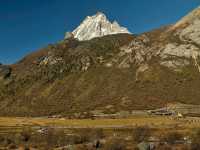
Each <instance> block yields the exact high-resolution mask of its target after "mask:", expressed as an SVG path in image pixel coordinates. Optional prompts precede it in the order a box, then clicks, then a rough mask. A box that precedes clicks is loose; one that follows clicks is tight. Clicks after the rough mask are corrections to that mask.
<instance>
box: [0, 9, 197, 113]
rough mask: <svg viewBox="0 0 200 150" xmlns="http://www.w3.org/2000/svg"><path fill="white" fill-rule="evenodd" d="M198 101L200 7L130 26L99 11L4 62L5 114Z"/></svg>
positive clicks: (0, 88) (0, 90) (0, 96)
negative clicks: (173, 19)
mask: <svg viewBox="0 0 200 150" xmlns="http://www.w3.org/2000/svg"><path fill="white" fill-rule="evenodd" d="M169 103H183V104H193V105H197V104H198V105H199V104H200V8H197V9H195V10H194V11H192V12H191V13H189V14H188V15H187V16H185V17H183V18H182V19H181V20H180V21H178V22H177V23H176V24H173V25H169V26H165V27H162V28H159V29H156V30H153V31H150V32H146V33H143V34H141V35H135V34H134V33H133V34H131V33H130V32H129V31H128V29H126V28H125V27H122V26H120V25H119V24H118V23H117V22H116V21H114V22H110V21H109V20H108V19H107V17H106V16H105V15H104V14H103V13H101V12H98V13H97V14H96V15H94V16H91V17H87V18H86V19H85V20H84V21H83V22H82V23H81V24H80V26H79V27H77V28H76V29H75V30H74V31H72V32H67V33H66V36H65V39H64V40H63V41H61V42H58V43H56V44H50V45H48V46H47V47H45V48H43V49H40V50H38V51H36V52H34V53H31V54H29V55H28V56H26V57H24V58H23V59H21V60H20V61H19V62H17V63H15V64H12V65H3V64H1V65H0V115H4V116H49V115H62V116H74V117H76V116H77V115H78V114H89V113H92V112H102V113H105V114H112V113H117V112H120V111H132V110H150V109H156V108H161V107H164V106H166V105H167V104H169Z"/></svg>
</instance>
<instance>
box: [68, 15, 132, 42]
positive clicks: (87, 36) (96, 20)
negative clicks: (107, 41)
mask: <svg viewBox="0 0 200 150" xmlns="http://www.w3.org/2000/svg"><path fill="white" fill-rule="evenodd" d="M119 33H130V32H129V31H128V30H127V29H126V28H124V27H121V26H120V25H119V24H118V23H117V22H116V21H114V22H113V23H111V22H110V21H109V20H108V19H107V17H106V16H105V14H103V13H101V12H98V13H97V14H96V15H94V16H88V17H86V19H85V20H84V21H83V22H82V23H81V24H80V26H78V27H77V28H76V29H75V30H74V31H73V32H72V35H73V36H74V38H77V39H78V40H80V41H84V40H91V39H93V38H95V37H102V36H105V35H111V34H119ZM70 37H71V36H70ZM65 38H66V39H67V38H69V33H67V34H66V36H65Z"/></svg>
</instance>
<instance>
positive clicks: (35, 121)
mask: <svg viewBox="0 0 200 150" xmlns="http://www.w3.org/2000/svg"><path fill="white" fill-rule="evenodd" d="M25 125H29V126H62V127H69V128H88V127H89V128H95V127H101V128H115V127H116V128H123V127H134V126H144V125H147V126H152V127H157V128H165V127H166V128H169V127H172V128H173V127H174V126H179V127H184V128H193V127H200V122H198V121H195V122H191V121H188V119H180V120H175V119H172V118H170V117H160V116H159V117H135V118H128V119H95V120H91V119H74V120H72V119H64V118H62V119H59V118H56V119H53V118H16V117H0V126H25Z"/></svg>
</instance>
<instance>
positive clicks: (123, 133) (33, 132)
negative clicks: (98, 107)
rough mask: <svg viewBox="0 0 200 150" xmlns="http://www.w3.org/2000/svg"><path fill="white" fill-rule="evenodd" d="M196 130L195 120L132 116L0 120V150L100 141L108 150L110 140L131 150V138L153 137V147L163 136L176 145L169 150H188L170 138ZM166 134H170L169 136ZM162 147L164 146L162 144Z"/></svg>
mask: <svg viewBox="0 0 200 150" xmlns="http://www.w3.org/2000/svg"><path fill="white" fill-rule="evenodd" d="M199 128H200V118H198V117H186V118H178V117H171V116H135V117H132V118H124V119H74V120H71V119H65V118H47V117H40V118H22V117H0V148H1V146H2V148H3V149H6V148H7V149H12V148H11V147H12V146H13V147H14V148H17V147H18V148H19V147H21V148H22V149H25V147H26V146H28V147H29V148H30V147H32V149H45V148H46V149H53V148H52V147H54V149H55V148H57V149H59V147H60V148H64V147H65V148H66V146H69V145H72V146H73V145H76V146H80V147H81V148H80V150H82V149H85V150H87V149H86V148H84V146H86V147H88V146H91V147H93V148H94V141H95V140H94V139H101V140H100V141H101V143H103V145H104V146H103V147H102V148H101V149H102V150H104V149H105V150H110V149H109V148H107V149H106V145H109V144H110V145H109V146H113V143H115V142H116V141H114V140H116V138H117V139H118V140H119V139H121V140H120V141H123V142H124V143H125V145H126V149H129V148H130V149H132V148H133V147H136V146H137V144H136V142H135V141H134V140H133V137H134V136H135V135H137V136H141V135H142V136H149V137H148V138H152V137H153V141H151V143H152V142H153V143H154V144H155V143H156V142H158V141H160V140H161V139H164V138H163V136H167V138H169V139H167V138H166V139H165V140H169V141H170V140H171V139H170V138H172V141H175V140H177V141H178V144H174V145H173V147H177V146H178V147H184V148H185V147H188V142H190V141H189V140H188V141H184V140H183V139H181V140H180V139H173V137H174V136H178V137H176V138H180V137H179V136H180V135H181V136H182V137H187V136H189V135H190V134H191V133H192V131H194V129H199ZM141 129H142V130H141ZM144 131H145V132H144ZM147 131H148V132H150V135H146V133H147ZM137 132H141V133H139V134H138V133H137ZM143 132H144V133H145V135H144V133H143ZM169 133H170V134H171V133H172V136H171V135H169ZM140 134H141V135H140ZM173 134H175V135H173ZM179 134H180V135H179ZM91 138H92V140H91ZM113 139H114V140H113ZM38 140H39V141H38ZM180 141H181V142H180ZM109 142H110V143H109ZM111 142H113V143H111ZM123 142H122V144H123ZM167 142H168V141H167ZM49 143H51V144H49ZM164 143H165V144H166V142H164ZM180 143H181V144H180ZM115 144H116V143H115ZM115 144H114V145H115ZM155 145H156V144H155ZM48 146H50V147H48ZM159 146H160V145H159ZM161 146H163V145H161ZM66 149H67V150H68V148H66ZM122 149H123V148H122ZM157 149H158V150H159V149H162V148H157ZM157 149H156V150H157ZM77 150H78V148H77ZM94 150H95V148H94Z"/></svg>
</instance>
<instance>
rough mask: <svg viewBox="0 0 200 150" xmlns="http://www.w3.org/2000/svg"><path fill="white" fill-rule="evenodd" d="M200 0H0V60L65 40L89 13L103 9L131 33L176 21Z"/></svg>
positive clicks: (7, 59) (21, 55)
mask: <svg viewBox="0 0 200 150" xmlns="http://www.w3.org/2000/svg"><path fill="white" fill-rule="evenodd" d="M199 5H200V0H0V62H3V63H7V64H8V63H14V62H16V61H17V60H19V59H21V58H22V57H23V56H25V55H26V54H28V53H30V52H32V51H34V50H37V49H38V48H42V47H44V46H46V45H48V44H50V43H55V42H56V41H59V40H62V39H63V37H64V33H65V32H66V31H72V30H73V29H74V28H75V27H76V26H78V25H79V24H80V22H81V21H82V20H83V19H84V18H85V17H86V16H87V15H93V14H94V13H96V12H97V11H102V12H104V13H105V14H106V15H107V17H108V18H109V19H110V20H117V21H118V22H119V23H120V24H121V25H123V26H125V27H127V28H128V29H129V30H130V31H131V32H132V33H141V32H145V31H148V30H151V29H153V28H158V27H160V26H162V25H167V24H171V23H174V22H176V21H177V20H179V19H180V18H181V17H182V16H184V15H185V14H187V13H188V12H190V11H191V10H192V9H194V8H196V7H197V6H199Z"/></svg>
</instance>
